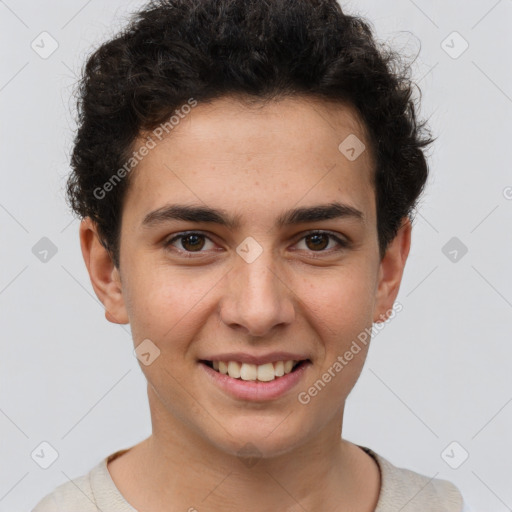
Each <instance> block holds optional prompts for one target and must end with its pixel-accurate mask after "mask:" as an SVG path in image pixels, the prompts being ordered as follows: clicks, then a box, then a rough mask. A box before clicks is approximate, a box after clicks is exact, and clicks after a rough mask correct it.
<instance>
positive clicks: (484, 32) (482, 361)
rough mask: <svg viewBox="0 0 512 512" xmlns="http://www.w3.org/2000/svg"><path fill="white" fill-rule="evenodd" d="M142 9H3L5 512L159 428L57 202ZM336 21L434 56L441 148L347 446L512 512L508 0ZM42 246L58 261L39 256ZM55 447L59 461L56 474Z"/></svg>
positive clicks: (433, 5) (387, 8) (431, 92)
mask: <svg viewBox="0 0 512 512" xmlns="http://www.w3.org/2000/svg"><path fill="white" fill-rule="evenodd" d="M142 4H143V2H140V1H139V2H133V1H132V2H126V1H124V2H122V1H120V0H117V1H111V2H109V3H108V4H106V3H105V2H100V1H98V0H89V1H88V2H87V1H81V0H80V1H77V0H73V1H67V2H59V3H57V2H55V1H47V2H28V1H22V0H18V1H15V0H6V1H5V2H4V1H0V34H1V38H2V44H1V46H0V52H1V56H2V60H1V62H2V66H1V71H0V109H1V116H2V123H1V126H0V130H1V133H0V143H1V145H2V146H1V155H2V172H1V181H2V185H1V187H0V226H1V233H2V244H1V250H0V258H1V261H0V314H1V329H2V335H1V343H2V345H1V348H2V350H1V354H2V357H1V372H0V378H1V385H0V430H1V437H0V439H1V441H0V442H1V445H0V450H1V463H0V511H9V512H15V511H22V510H29V509H30V508H31V507H32V506H34V505H35V503H36V502H37V501H39V499H40V498H41V497H42V496H43V495H44V494H46V493H48V492H50V491H52V490H53V489H54V488H55V487H56V486H57V485H58V484H60V483H63V482H65V481H67V480H68V479H70V478H74V477H76V476H79V475H81V474H84V473H86V472H87V471H89V469H91V468H92V466H93V465H95V464H97V463H98V462H99V461H100V460H101V459H102V458H103V457H105V456H106V455H108V454H110V453H112V452H114V451H115V450H118V449H121V448H127V447H129V446H132V445H133V444H135V443H137V442H139V441H140V440H142V439H143V438H145V437H147V436H148V435H149V434H150V431H151V428H150V422H149V409H148V406H147V402H146V387H145V380H144V378H143V375H142V372H141V371H140V369H139V366H138V361H137V360H136V359H135V357H134V356H133V353H132V341H131V336H130V330H129V327H128V326H119V325H113V324H110V323H109V322H107V321H106V320H105V318H104V314H103V307H102V306H101V304H100V303H99V302H98V300H97V299H96V297H95V295H94V292H93V290H92V287H91V285H90V282H89V278H88V275H87V272H86V268H85V265H84V263H83V260H82V256H81V252H80V247H79V240H78V221H77V220H76V219H75V220H74V219H73V217H72V216H71V214H70V213H69V212H68V211H67V208H66V204H65V202H64V192H63V191H64V188H63V187H64V183H65V177H66V175H67V173H68V154H69V151H70V147H71V140H72V135H73V134H72V130H73V128H74V120H73V106H74V100H73V98H72V96H71V92H72V85H73V83H74V81H75V79H76V73H77V71H78V70H79V69H80V66H81V65H82V63H83V62H84V59H85V57H86V55H87V54H88V53H89V52H90V50H91V49H92V47H94V46H95V45H96V44H97V43H99V42H100V41H103V40H104V39H105V38H106V37H108V36H110V35H111V34H113V33H114V32H115V31H116V30H117V29H118V28H119V27H120V26H121V25H122V24H124V22H125V20H126V18H127V16H128V14H129V12H130V11H132V10H134V9H136V8H137V7H138V6H140V5H142ZM342 5H343V6H344V7H345V9H346V11H347V12H348V13H357V14H361V15H363V16H366V17H368V18H369V20H370V21H371V22H372V24H373V26H374V27H375V29H376V33H377V37H378V38H379V40H386V41H388V42H389V43H390V44H391V45H392V46H393V47H394V48H396V49H399V50H401V51H403V52H404V53H405V54H406V55H407V56H409V57H411V58H412V57H413V56H414V55H415V54H416V52H417V51H418V50H419V49H420V48H421V51H420V53H419V56H418V58H417V59H416V61H415V64H414V66H413V71H414V78H415V79H416V80H417V82H418V83H419V86H420V87H421V89H422V110H421V114H422V117H429V118H430V126H431V128H432V130H433V132H434V133H435V134H436V135H438V137H439V138H438V141H437V142H436V143H435V144H434V146H433V148H432V149H431V150H430V151H429V154H430V165H431V172H432V175H431V178H430V181H429V185H428V189H427V192H426V194H425V195H424V198H423V201H422V203H421V209H420V211H419V214H418V216H417V218H416V223H415V228H414V231H413V246H412V250H411V254H410V257H409V261H408V264H407V267H406V271H405V276H404V280H403V284H402V287H401V290H400V294H399V296H398V301H399V302H400V303H401V304H402V305H403V308H404V309H403V311H402V312H400V313H399V314H398V315H397V316H396V318H395V319H393V320H392V321H390V322H389V323H388V324H386V327H385V328H384V329H383V330H382V331H381V332H380V333H379V334H378V336H376V337H375V339H374V342H373V347H372V349H371V351H370V356H369V359H368V361H367V363H366V366H365V369H364V371H363V375H362V377H361V379H360V381H359V383H358V384H357V386H356V388H355V390H354V391H353V393H352V394H351V396H350V397H349V400H348V404H347V411H346V420H345V426H344V435H345V437H346V438H348V439H349V440H351V441H353V442H356V443H359V444H362V445H365V446H369V447H371V448H373V449H374V450H375V451H377V452H378V453H380V454H382V455H383V456H385V457H386V458H388V459H389V460H390V461H391V462H393V463H394V464H396V465H398V466H403V467H408V468H411V469H413V470H415V471H418V472H421V473H424V474H426V475H429V476H432V477H433V476H436V477H438V478H446V479H449V480H451V481H453V482H454V483H456V484H457V485H458V486H459V488H460V489H461V490H462V492H463V494H464V495H465V497H466V500H467V501H468V502H469V503H470V504H471V506H472V507H473V509H474V510H475V512H476V511H478V510H482V511H483V510H485V511H486V512H488V511H496V512H502V511H505V510H511V509H512V486H511V485H510V482H511V475H512V457H511V456H510V455H511V451H512V435H511V432H512V428H511V426H512V404H511V403H510V402H511V401H512V376H511V372H510V361H511V356H512V343H511V342H510V332H509V329H510V325H511V322H510V320H511V318H512V315H511V313H512V271H511V268H510V261H511V254H512V237H511V227H512V172H511V168H510V162H511V161H512V143H511V137H512V128H511V123H510V120H511V114H512V80H511V79H512V70H511V57H510V52H511V51H512V35H511V30H510V27H511V26H512V1H511V0H501V1H496V0H485V1H484V0H482V1H470V2H468V1H466V2H459V1H454V0H452V1H448V2H446V1H443V2H441V1H426V0H415V1H412V0H400V1H382V0H364V1H359V2H342ZM43 31H46V32H48V33H49V34H51V37H52V38H54V39H55V40H56V41H57V42H58V48H57V50H56V51H55V52H54V53H53V54H52V55H50V56H49V57H48V58H46V59H44V58H42V57H40V55H39V54H38V53H36V51H34V50H33V49H32V48H31V43H32V41H34V40H36V43H37V41H40V36H39V34H41V32H43ZM454 31H456V32H458V33H459V34H460V36H461V37H462V38H463V39H461V37H459V36H457V35H456V34H455V35H454V34H453V32H454ZM464 40H465V41H467V43H468V44H469V47H468V48H467V50H466V51H464V53H462V54H460V55H459V53H460V52H461V50H462V49H463V48H464ZM443 41H445V42H444V43H443ZM40 45H41V43H40ZM45 48H46V49H48V48H50V40H49V39H47V40H46V43H45ZM455 57H456V58H455ZM43 237H47V238H48V239H49V240H51V242H52V243H53V244H54V245H55V247H56V249H57V253H56V254H55V255H53V256H52V253H51V252H50V253H48V255H47V256H46V259H47V261H46V262H43V261H41V260H40V257H43V256H42V254H44V253H39V257H36V255H35V254H34V253H33V251H32V249H33V247H34V246H36V244H37V243H38V242H39V241H40V239H41V238H43ZM453 237H456V238H457V239H458V241H455V243H456V244H458V247H457V246H456V245H454V246H452V245H451V244H452V243H454V242H453V241H452V242H450V244H449V245H448V246H446V244H447V243H448V242H449V241H450V240H451V239H452V238H453ZM39 243H41V244H44V243H48V242H39ZM461 244H464V246H465V247H467V249H468V252H467V254H465V255H463V256H462V252H461V250H460V249H461V247H462V245H461ZM443 248H444V249H443ZM36 249H37V250H35V252H36V254H37V253H38V250H42V249H41V247H39V246H36ZM454 249H455V250H457V251H458V252H457V260H456V261H453V258H454V255H455V253H453V250H454ZM443 251H444V252H443ZM445 253H446V254H447V255H445ZM450 253H451V254H450ZM43 441H46V442H48V443H50V444H51V445H52V446H53V447H54V448H55V449H56V450H57V452H58V458H57V460H56V461H55V462H54V463H53V464H52V465H51V466H50V467H49V468H48V469H43V468H41V467H40V464H44V462H45V461H44V460H43V459H44V457H49V456H50V455H49V453H50V452H49V450H48V449H46V451H45V448H44V445H43V447H42V448H41V446H40V443H41V442H43ZM454 441H455V442H456V443H458V444H457V445H452V446H451V447H450V448H449V449H448V450H446V451H445V449H446V448H447V446H449V445H450V444H451V443H452V442H454ZM41 449H42V450H43V452H41ZM34 450H36V453H40V454H41V453H45V456H44V457H42V456H41V457H39V459H38V458H37V456H34V459H33V458H32V457H31V453H33V452H34ZM465 451H467V452H468V453H469V458H468V459H467V460H466V461H465V462H463V463H462V464H461V465H460V466H459V467H458V468H457V469H453V468H452V467H450V466H449V464H448V463H447V461H448V462H449V463H450V464H451V465H452V466H458V465H459V464H460V463H461V461H462V460H463V455H464V453H465ZM443 453H444V456H443V455H442V454H443ZM47 462H48V461H47Z"/></svg>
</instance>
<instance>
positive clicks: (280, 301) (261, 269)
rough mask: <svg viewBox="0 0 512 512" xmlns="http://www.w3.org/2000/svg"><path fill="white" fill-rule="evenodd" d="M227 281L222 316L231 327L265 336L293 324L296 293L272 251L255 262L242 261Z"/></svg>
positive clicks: (238, 262)
mask: <svg viewBox="0 0 512 512" xmlns="http://www.w3.org/2000/svg"><path fill="white" fill-rule="evenodd" d="M226 278H227V286H226V292H225V295H224V297H223V299H222V301H221V307H220V317H221V320H222V321H223V323H224V324H226V325H227V326H229V327H230V328H232V329H236V330H238V331H243V332H244V333H245V334H247V335H249V336H254V337H264V336H268V335H270V334H271V333H272V330H275V329H276V328H277V327H278V326H279V327H281V328H284V327H285V326H287V325H290V324H291V323H292V322H293V320H294V318H295V308H294V305H293V300H292V298H293V291H292V290H291V289H290V288H289V287H288V286H287V285H286V284H285V283H286V277H285V275H284V273H283V272H280V271H279V270H278V269H277V266H276V264H275V261H273V256H272V254H271V251H270V250H264V251H263V252H262V254H261V255H260V256H259V257H258V258H257V259H256V260H255V261H252V262H251V263H248V262H246V261H245V260H243V259H242V258H238V260H237V261H236V263H235V266H234V268H232V269H231V271H230V272H229V273H228V275H227V276H226Z"/></svg>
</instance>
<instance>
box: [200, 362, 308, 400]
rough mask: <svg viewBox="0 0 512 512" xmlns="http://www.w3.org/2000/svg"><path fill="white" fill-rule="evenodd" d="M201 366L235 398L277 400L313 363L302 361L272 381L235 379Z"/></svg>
mask: <svg viewBox="0 0 512 512" xmlns="http://www.w3.org/2000/svg"><path fill="white" fill-rule="evenodd" d="M199 366H200V367H201V368H203V370H204V371H205V372H206V375H207V376H208V378H210V379H211V380H212V382H214V383H215V384H216V385H217V386H219V387H220V388H221V389H223V390H224V391H226V392H227V393H229V394H230V395H232V396H233V397H234V398H238V399H240V400H250V401H255V402H262V401H265V400H275V399H276V398H279V397H280V396H282V395H284V394H285V393H286V392H288V391H290V390H291V389H292V388H293V387H294V386H296V385H297V384H298V382H299V381H300V380H301V379H302V377H303V376H304V372H305V371H306V370H307V369H308V367H309V366H311V363H310V362H309V361H307V362H305V363H302V364H301V365H300V367H298V368H297V369H296V370H295V371H293V372H291V373H287V374H286V375H283V376H282V377H276V378H275V379H274V380H271V381H270V382H261V381H254V380H252V381H251V380H242V379H234V378H233V377H229V375H224V374H222V373H220V372H217V371H216V370H214V369H213V368H210V367H209V366H208V365H206V364H204V363H201V362H200V363H199Z"/></svg>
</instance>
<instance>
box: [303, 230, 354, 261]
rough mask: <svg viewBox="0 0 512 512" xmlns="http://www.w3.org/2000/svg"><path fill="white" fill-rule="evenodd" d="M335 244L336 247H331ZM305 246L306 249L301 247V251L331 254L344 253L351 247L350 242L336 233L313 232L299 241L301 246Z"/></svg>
mask: <svg viewBox="0 0 512 512" xmlns="http://www.w3.org/2000/svg"><path fill="white" fill-rule="evenodd" d="M331 242H333V243H334V247H330V248H328V247H329V244H330V243H331ZM300 244H304V246H305V247H299V249H300V250H305V251H310V252H316V253H325V254H326V255H327V254H330V253H333V252H337V251H342V250H343V249H347V248H348V247H349V246H350V242H349V241H347V240H345V239H344V238H340V237H339V236H336V235H335V234H334V233H330V232H329V231H313V232H310V233H308V234H306V235H305V236H303V237H302V238H301V239H300V240H299V245H300Z"/></svg>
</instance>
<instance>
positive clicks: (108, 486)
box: [32, 446, 465, 512]
mask: <svg viewBox="0 0 512 512" xmlns="http://www.w3.org/2000/svg"><path fill="white" fill-rule="evenodd" d="M361 448H362V449H363V450H365V452H366V453H368V454H369V455H371V456H372V457H373V458H374V459H375V460H376V462H377V464H378V466H379V469H380V473H381V489H380V495H379V500H378V503H377V508H376V509H375V512H396V511H397V510H400V511H401V512H464V510H465V509H464V508H463V499H462V495H461V493H460V492H459V491H458V489H457V488H456V487H455V486H454V485H453V484H452V483H450V482H448V481H446V480H440V479H431V478H429V477H427V476H423V475H420V474H418V473H415V472H414V471H410V470H408V469H403V468H398V467H395V466H393V465H392V464H391V463H390V462H389V461H387V460H386V459H384V458H383V457H381V456H380V455H378V454H376V453H375V452H373V451H372V450H370V449H369V448H366V447H364V446H361ZM126 451H127V450H120V451H118V452H115V453H113V454H112V455H110V456H109V457H106V458H105V459H103V460H102V461H101V462H100V463H99V464H98V465H97V466H95V467H94V468H93V469H92V470H91V471H90V472H89V473H88V474H87V475H84V476H81V477H78V478H76V479H74V480H73V481H72V482H66V483H64V484H62V485H60V486H59V487H57V488H56V489H55V491H53V492H52V493H50V494H48V495H47V496H46V497H44V498H43V499H42V500H41V501H40V502H39V503H38V504H37V505H36V507H35V508H34V509H33V510H32V512H97V511H98V510H101V512H137V510H135V509H134V508H133V507H132V506H131V505H130V504H129V503H128V502H127V501H126V500H125V499H124V497H123V496H122V495H121V493H120V492H119V490H118V489H117V487H116V486H115V484H114V481H113V480H112V478H111V476H110V473H109V471H108V469H107V464H108V462H110V461H111V460H113V459H115V458H116V457H117V456H119V455H122V454H123V453H124V452H126ZM192 508H193V507H192Z"/></svg>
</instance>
